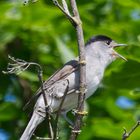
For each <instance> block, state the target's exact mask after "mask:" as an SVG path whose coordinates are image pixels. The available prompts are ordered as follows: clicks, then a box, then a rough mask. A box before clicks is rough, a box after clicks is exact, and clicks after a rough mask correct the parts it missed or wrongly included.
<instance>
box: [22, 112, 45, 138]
mask: <svg viewBox="0 0 140 140" xmlns="http://www.w3.org/2000/svg"><path fill="white" fill-rule="evenodd" d="M43 120H44V117H43V116H41V115H40V114H38V113H37V112H35V111H34V112H33V115H32V117H31V120H30V121H29V123H28V125H27V127H26V129H25V130H24V132H23V134H22V136H21V137H20V140H30V138H31V137H32V135H33V133H34V131H35V129H36V127H37V126H38V125H39V124H40V123H41V122H42V121H43Z"/></svg>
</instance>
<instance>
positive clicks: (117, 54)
mask: <svg viewBox="0 0 140 140" xmlns="http://www.w3.org/2000/svg"><path fill="white" fill-rule="evenodd" d="M124 46H127V45H126V44H117V43H116V42H113V44H112V48H117V47H124ZM112 55H114V56H116V57H119V58H121V59H123V60H125V61H127V59H126V58H125V57H123V56H122V55H120V54H119V53H117V52H116V51H114V52H113V54H112Z"/></svg>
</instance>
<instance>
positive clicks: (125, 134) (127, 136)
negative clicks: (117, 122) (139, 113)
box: [122, 121, 140, 140]
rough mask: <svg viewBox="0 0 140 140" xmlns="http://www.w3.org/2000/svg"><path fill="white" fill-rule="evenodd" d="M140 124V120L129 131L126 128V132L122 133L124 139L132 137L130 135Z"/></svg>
mask: <svg viewBox="0 0 140 140" xmlns="http://www.w3.org/2000/svg"><path fill="white" fill-rule="evenodd" d="M139 125H140V121H137V123H136V124H135V125H134V126H133V127H132V128H131V130H130V131H129V132H127V131H126V129H125V128H124V133H123V135H122V140H126V139H127V138H129V137H130V135H131V134H132V133H133V132H134V131H135V130H136V128H137V127H138V126H139Z"/></svg>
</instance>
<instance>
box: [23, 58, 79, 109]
mask: <svg viewBox="0 0 140 140" xmlns="http://www.w3.org/2000/svg"><path fill="white" fill-rule="evenodd" d="M78 68H79V63H78V61H77V60H71V61H69V62H67V63H66V64H65V65H64V66H63V67H62V68H61V69H59V70H58V71H56V72H55V73H54V74H53V75H52V76H51V77H50V78H49V79H48V80H47V81H45V82H44V83H43V88H44V90H47V89H48V88H49V87H50V86H51V85H53V84H54V83H56V82H58V81H59V80H62V79H64V78H66V77H67V76H68V75H70V74H71V73H72V72H74V71H76V70H77V69H78ZM40 95H41V88H39V89H38V90H37V92H36V94H35V95H34V96H32V98H31V99H30V100H29V101H28V102H27V103H26V105H25V106H24V108H23V109H24V110H25V109H26V108H27V107H28V106H29V104H30V103H31V102H32V100H35V99H37V98H38V97H39V96H40Z"/></svg>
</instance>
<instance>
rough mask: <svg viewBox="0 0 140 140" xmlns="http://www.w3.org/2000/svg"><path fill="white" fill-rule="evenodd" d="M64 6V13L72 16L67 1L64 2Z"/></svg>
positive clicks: (63, 0)
mask: <svg viewBox="0 0 140 140" xmlns="http://www.w3.org/2000/svg"><path fill="white" fill-rule="evenodd" d="M62 5H63V9H64V11H65V12H66V13H67V14H68V15H70V11H69V8H68V5H67V2H66V0H62Z"/></svg>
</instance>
